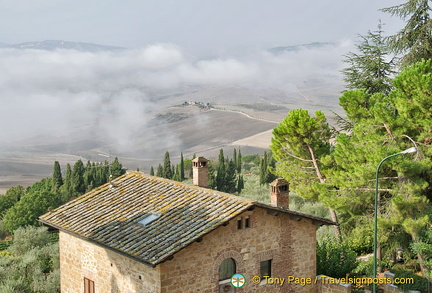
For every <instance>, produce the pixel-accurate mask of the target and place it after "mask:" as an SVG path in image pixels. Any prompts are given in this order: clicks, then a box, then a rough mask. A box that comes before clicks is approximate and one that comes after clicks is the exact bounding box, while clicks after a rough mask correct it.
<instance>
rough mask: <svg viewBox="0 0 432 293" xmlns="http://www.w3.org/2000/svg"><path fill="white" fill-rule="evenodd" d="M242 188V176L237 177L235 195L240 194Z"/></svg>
mask: <svg viewBox="0 0 432 293" xmlns="http://www.w3.org/2000/svg"><path fill="white" fill-rule="evenodd" d="M243 188H244V180H243V175H239V177H238V181H237V193H238V194H240V193H241V191H242V189H243Z"/></svg>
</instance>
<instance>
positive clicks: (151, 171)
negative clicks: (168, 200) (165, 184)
mask: <svg viewBox="0 0 432 293" xmlns="http://www.w3.org/2000/svg"><path fill="white" fill-rule="evenodd" d="M150 175H151V176H154V169H153V166H151V167H150Z"/></svg>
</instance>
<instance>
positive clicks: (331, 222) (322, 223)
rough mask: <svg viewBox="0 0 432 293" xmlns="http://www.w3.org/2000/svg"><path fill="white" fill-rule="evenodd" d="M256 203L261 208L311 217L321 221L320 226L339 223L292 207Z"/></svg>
mask: <svg viewBox="0 0 432 293" xmlns="http://www.w3.org/2000/svg"><path fill="white" fill-rule="evenodd" d="M255 205H256V206H258V207H261V208H265V209H268V210H274V211H278V212H282V213H285V214H288V215H293V216H298V217H301V218H304V219H309V220H312V221H313V222H315V223H319V224H320V226H323V225H336V226H338V225H339V223H337V222H334V221H332V220H330V219H326V218H322V217H319V216H314V215H309V214H305V213H301V212H297V211H293V210H290V209H285V208H281V207H276V206H272V205H269V204H266V203H262V202H256V203H255Z"/></svg>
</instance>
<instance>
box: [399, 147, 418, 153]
mask: <svg viewBox="0 0 432 293" xmlns="http://www.w3.org/2000/svg"><path fill="white" fill-rule="evenodd" d="M415 152H417V148H416V147H412V148H409V149H406V150H404V151H402V152H400V154H412V153H415Z"/></svg>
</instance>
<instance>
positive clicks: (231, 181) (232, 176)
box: [222, 160, 238, 193]
mask: <svg viewBox="0 0 432 293" xmlns="http://www.w3.org/2000/svg"><path fill="white" fill-rule="evenodd" d="M227 165H228V166H227V168H226V173H225V181H224V184H223V188H222V191H225V192H228V193H235V192H236V191H237V187H238V186H237V176H236V174H237V170H236V165H235V164H234V161H233V160H229V162H228V164H227Z"/></svg>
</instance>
